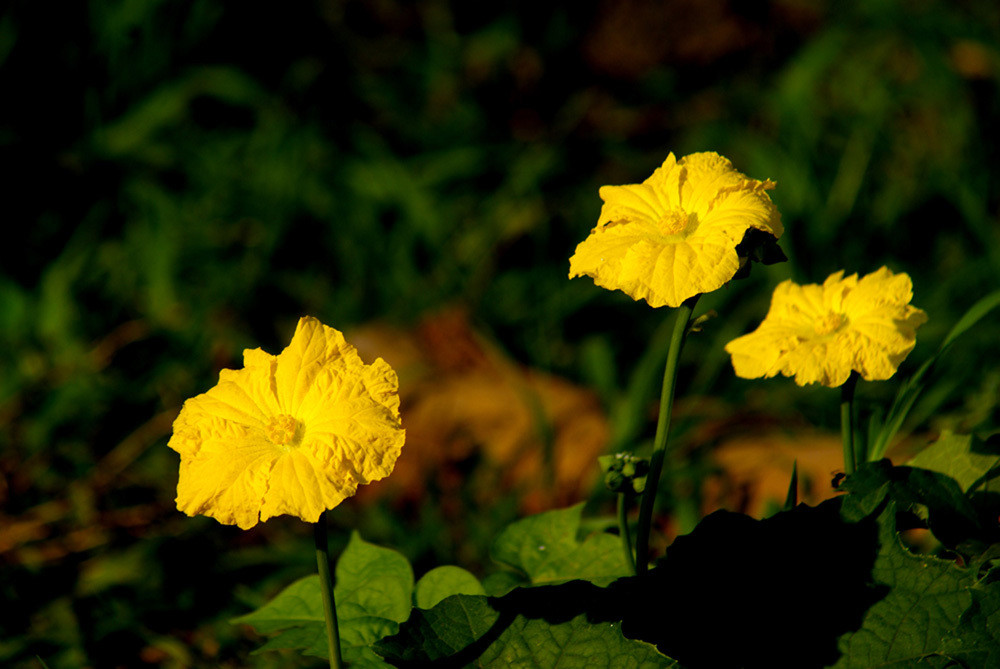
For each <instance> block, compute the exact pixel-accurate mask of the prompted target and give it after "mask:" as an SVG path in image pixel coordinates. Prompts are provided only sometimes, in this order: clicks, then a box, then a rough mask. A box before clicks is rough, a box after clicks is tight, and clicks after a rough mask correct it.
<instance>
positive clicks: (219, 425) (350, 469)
mask: <svg viewBox="0 0 1000 669" xmlns="http://www.w3.org/2000/svg"><path fill="white" fill-rule="evenodd" d="M243 365H244V367H243V369H238V370H231V369H224V370H222V372H221V373H220V374H219V383H218V385H216V386H215V387H214V388H212V389H211V390H209V391H208V392H206V393H203V394H201V395H198V396H197V397H193V398H191V399H189V400H187V401H186V402H185V403H184V407H183V408H182V409H181V412H180V415H178V416H177V420H175V421H174V434H173V436H172V437H171V438H170V442H169V444H168V445H169V446H170V448H172V449H174V450H175V451H177V452H178V453H180V455H181V468H180V480H179V481H178V484H177V508H178V509H180V510H181V511H183V512H184V513H186V514H188V515H189V516H193V515H195V514H202V515H206V516H211V517H213V518H215V519H216V520H218V521H219V522H221V523H225V524H227V525H233V524H235V525H239V526H240V527H241V528H243V529H248V528H250V527H253V526H254V525H256V524H257V521H258V519H259V520H261V521H265V520H267V519H268V518H271V517H273V516H278V515H281V514H290V515H293V516H298V517H299V518H301V519H302V520H305V521H308V522H315V521H316V520H317V519H318V518H319V514H320V513H321V512H323V511H324V510H326V509H332V508H333V507H335V506H337V505H338V504H339V503H340V502H341V501H343V500H344V499H345V498H347V497H350V496H351V495H353V494H354V493H355V491H356V490H357V487H358V485H360V484H364V483H370V482H371V481H376V480H378V479H381V478H383V477H385V476H387V475H388V474H389V473H390V472H391V471H392V468H393V466H394V465H395V463H396V458H397V457H398V456H399V452H400V449H402V447H403V439H404V431H403V429H402V427H401V425H400V419H399V396H398V394H397V390H398V381H397V379H396V373H395V372H394V371H393V370H392V368H391V367H389V365H388V363H386V362H385V361H384V360H382V359H381V358H378V359H377V360H375V362H374V363H373V364H371V365H365V364H364V363H363V362H362V361H361V358H360V357H359V356H358V353H357V351H356V350H355V349H354V347H353V346H351V345H350V344H348V343H347V342H346V341H345V340H344V336H343V335H342V334H341V333H340V332H338V331H337V330H334V329H333V328H331V327H327V326H325V325H323V324H322V323H320V322H319V321H318V320H316V319H315V318H311V317H308V316H307V317H303V318H301V319H300V320H299V324H298V327H297V328H296V329H295V335H294V336H293V337H292V342H291V343H290V344H289V345H288V347H287V348H285V350H284V351H282V352H281V354H280V355H277V356H274V355H269V354H268V353H265V352H264V351H262V350H261V349H259V348H255V349H246V350H245V351H243Z"/></svg>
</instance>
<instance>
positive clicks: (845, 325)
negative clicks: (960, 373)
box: [726, 267, 927, 387]
mask: <svg viewBox="0 0 1000 669" xmlns="http://www.w3.org/2000/svg"><path fill="white" fill-rule="evenodd" d="M901 277H902V278H901ZM911 297H912V284H911V283H910V279H909V277H908V276H906V275H893V274H892V272H890V271H889V270H887V269H886V268H884V267H883V268H882V269H880V270H878V271H876V272H873V273H872V274H869V275H867V276H865V277H862V278H861V279H858V276H857V274H852V275H851V276H848V277H846V278H845V277H844V275H843V272H836V273H834V274H832V275H830V276H829V277H828V278H827V280H826V281H825V282H824V283H823V285H821V286H820V285H816V284H809V285H806V286H799V285H797V284H794V283H792V282H791V281H784V282H782V283H781V284H780V285H778V287H777V288H776V289H775V291H774V295H773V296H772V298H771V306H770V308H769V309H768V313H767V316H766V318H765V319H764V322H762V323H761V324H760V326H759V327H758V328H757V330H755V331H754V332H752V333H750V334H747V335H744V336H742V337H738V338H737V339H734V340H733V341H731V342H729V343H728V344H727V345H726V351H727V352H728V353H729V354H730V355H731V356H732V362H733V369H734V370H735V372H736V374H737V376H740V377H744V378H757V377H762V376H764V377H769V376H773V375H774V374H775V373H781V374H784V375H785V376H794V377H795V382H796V383H798V384H799V385H805V384H808V383H821V384H823V385H825V386H830V387H836V386H840V385H842V384H843V383H844V382H845V381H847V379H848V377H849V376H850V374H851V371H852V370H853V371H856V372H858V374H860V375H861V377H862V378H864V379H866V380H869V381H872V380H884V379H888V378H889V377H891V376H892V375H893V374H895V373H896V370H897V369H898V368H899V365H900V363H901V362H902V361H903V360H904V359H905V358H906V356H907V355H909V353H910V351H912V350H913V347H914V345H915V342H916V339H915V338H916V329H917V327H919V326H920V325H921V324H923V323H924V322H925V321H926V320H927V315H926V314H925V313H924V312H923V311H921V310H920V309H917V308H916V307H913V306H911V305H910V304H909V301H910V298H911Z"/></svg>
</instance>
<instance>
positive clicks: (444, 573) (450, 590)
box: [413, 565, 486, 609]
mask: <svg viewBox="0 0 1000 669" xmlns="http://www.w3.org/2000/svg"><path fill="white" fill-rule="evenodd" d="M485 594H486V591H485V590H484V589H483V584H482V583H480V582H479V579H478V578H476V577H475V576H473V575H472V574H471V573H469V572H467V571H466V570H464V569H462V568H461V567H454V566H451V565H448V566H445V567H437V568H436V569H431V570H430V571H429V572H427V573H426V574H424V576H423V578H421V579H420V580H419V581H417V585H416V588H415V589H414V591H413V601H414V602H415V604H416V606H417V607H418V608H421V609H432V608H434V607H435V606H437V604H438V602H440V601H441V600H442V599H445V598H446V597H450V596H452V595H485Z"/></svg>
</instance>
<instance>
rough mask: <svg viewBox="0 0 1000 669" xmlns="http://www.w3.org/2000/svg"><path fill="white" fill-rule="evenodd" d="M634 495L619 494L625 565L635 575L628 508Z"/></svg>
mask: <svg viewBox="0 0 1000 669" xmlns="http://www.w3.org/2000/svg"><path fill="white" fill-rule="evenodd" d="M631 498H632V495H631V494H630V493H628V492H620V493H618V535H619V536H620V537H621V540H622V549H623V550H624V551H625V563H626V564H628V568H629V570H630V571H631V572H632V574H633V575H634V574H635V573H636V572H635V556H634V555H632V535H631V533H630V532H629V531H628V507H629V502H630V501H631Z"/></svg>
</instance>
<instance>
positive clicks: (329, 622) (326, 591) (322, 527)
mask: <svg viewBox="0 0 1000 669" xmlns="http://www.w3.org/2000/svg"><path fill="white" fill-rule="evenodd" d="M313 529H314V530H315V532H314V536H315V539H316V567H317V570H318V571H319V584H320V590H321V591H322V593H323V611H324V613H325V614H326V641H327V645H328V647H329V649H330V669H340V668H341V667H343V666H344V660H343V658H341V656H340V630H339V628H338V627H337V604H336V602H335V601H334V599H333V579H331V578H330V546H329V542H328V541H327V536H326V511H323V512H322V513H320V514H319V519H318V520H317V521H316V524H315V525H314V526H313Z"/></svg>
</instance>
